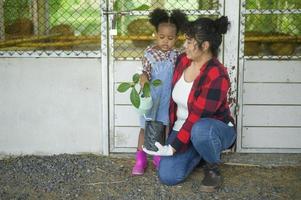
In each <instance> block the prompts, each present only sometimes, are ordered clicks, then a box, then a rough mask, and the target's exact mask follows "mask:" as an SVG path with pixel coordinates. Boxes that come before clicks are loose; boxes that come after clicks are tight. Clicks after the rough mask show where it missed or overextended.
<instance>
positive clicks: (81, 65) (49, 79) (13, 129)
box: [0, 58, 102, 154]
mask: <svg viewBox="0 0 301 200" xmlns="http://www.w3.org/2000/svg"><path fill="white" fill-rule="evenodd" d="M100 71H101V65H100V60H99V59H92V58H91V59H79V58H1V59H0V95H1V98H0V153H2V154H59V153H80V152H92V153H101V150H102V146H101V140H102V138H101V130H102V127H101V95H100V92H101V79H100V77H101V74H100Z"/></svg>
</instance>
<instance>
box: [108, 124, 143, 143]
mask: <svg viewBox="0 0 301 200" xmlns="http://www.w3.org/2000/svg"><path fill="white" fill-rule="evenodd" d="M139 130H140V128H139V127H115V134H114V141H115V147H116V148H137V144H138V135H139Z"/></svg>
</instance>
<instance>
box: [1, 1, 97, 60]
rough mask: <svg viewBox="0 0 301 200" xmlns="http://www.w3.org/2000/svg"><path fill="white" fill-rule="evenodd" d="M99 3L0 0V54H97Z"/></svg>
mask: <svg viewBox="0 0 301 200" xmlns="http://www.w3.org/2000/svg"><path fill="white" fill-rule="evenodd" d="M100 17H101V15H100V0H0V19H1V20H0V52H1V53H2V54H3V53H11V54H15V53H16V52H17V53H18V54H20V55H21V54H24V53H25V52H27V53H28V54H29V55H30V54H32V53H34V52H40V53H41V54H42V53H45V52H46V53H47V55H51V54H53V52H55V53H56V54H57V55H61V54H62V52H69V53H71V52H79V53H82V52H93V51H99V50H100V24H101V23H100V21H101V19H100Z"/></svg>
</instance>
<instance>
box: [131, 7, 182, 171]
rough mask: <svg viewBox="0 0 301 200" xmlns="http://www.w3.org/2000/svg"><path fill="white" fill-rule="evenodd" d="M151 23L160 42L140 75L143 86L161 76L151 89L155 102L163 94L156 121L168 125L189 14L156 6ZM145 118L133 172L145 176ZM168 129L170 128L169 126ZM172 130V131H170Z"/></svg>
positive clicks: (156, 161) (150, 49) (156, 159)
mask: <svg viewBox="0 0 301 200" xmlns="http://www.w3.org/2000/svg"><path fill="white" fill-rule="evenodd" d="M149 21H150V23H151V24H152V25H153V26H154V27H155V30H156V32H155V37H156V44H155V45H154V46H151V47H148V48H146V50H145V53H144V57H143V58H142V65H143V70H142V72H143V73H142V74H141V77H140V84H141V86H143V85H144V83H145V82H147V81H152V80H155V79H160V80H161V81H162V84H161V85H160V86H159V87H157V88H151V96H152V100H153V102H156V100H157V99H158V98H159V97H160V104H159V107H158V109H157V114H156V115H157V116H156V121H160V122H163V124H164V125H165V126H166V127H167V125H168V123H169V119H168V118H169V117H168V109H169V100H170V95H171V79H172V74H173V68H174V65H175V61H176V59H177V56H178V55H179V52H178V51H177V50H175V49H174V46H175V43H176V40H177V35H178V33H179V31H180V29H181V27H182V26H183V25H184V24H185V23H186V21H187V17H186V15H185V14H184V13H182V12H181V11H179V10H174V11H172V13H171V14H170V15H169V14H168V13H167V11H165V10H162V9H155V10H154V11H153V12H152V13H151V14H150V16H149ZM145 117H147V116H141V118H140V126H141V129H140V132H139V138H138V147H137V152H136V163H135V165H134V167H133V170H132V175H142V174H144V170H145V169H146V167H147V155H146V153H145V152H143V150H142V145H143V143H144V127H145ZM166 129H168V128H166ZM166 131H168V130H166ZM159 162H160V157H159V156H154V157H153V164H154V166H155V167H156V168H158V165H159Z"/></svg>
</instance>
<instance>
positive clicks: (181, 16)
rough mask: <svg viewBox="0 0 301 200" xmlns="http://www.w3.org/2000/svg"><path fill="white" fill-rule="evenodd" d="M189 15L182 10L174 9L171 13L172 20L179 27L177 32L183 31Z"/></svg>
mask: <svg viewBox="0 0 301 200" xmlns="http://www.w3.org/2000/svg"><path fill="white" fill-rule="evenodd" d="M187 21H188V19H187V15H186V14H185V13H183V12H182V11H180V10H177V9H176V10H173V11H172V13H171V15H170V22H171V23H173V24H175V25H176V27H177V33H178V32H179V31H181V32H183V30H184V27H185V25H186V23H187Z"/></svg>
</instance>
